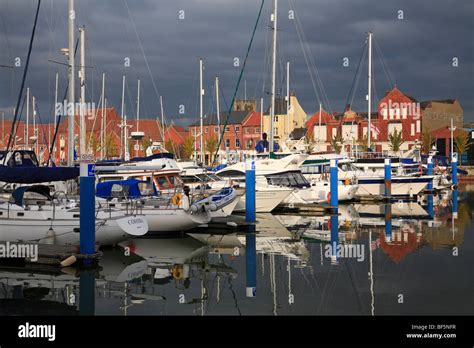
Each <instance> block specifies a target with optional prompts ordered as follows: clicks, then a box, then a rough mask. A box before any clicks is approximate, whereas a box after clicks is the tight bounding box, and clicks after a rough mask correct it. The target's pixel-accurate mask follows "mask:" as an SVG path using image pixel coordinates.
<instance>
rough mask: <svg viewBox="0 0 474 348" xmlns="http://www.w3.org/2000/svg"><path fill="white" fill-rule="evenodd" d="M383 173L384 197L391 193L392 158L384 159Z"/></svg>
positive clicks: (388, 196)
mask: <svg viewBox="0 0 474 348" xmlns="http://www.w3.org/2000/svg"><path fill="white" fill-rule="evenodd" d="M384 174H385V194H384V196H385V198H387V199H388V198H390V196H391V195H392V160H391V159H390V158H386V159H385V161H384Z"/></svg>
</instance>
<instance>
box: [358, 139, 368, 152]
mask: <svg viewBox="0 0 474 348" xmlns="http://www.w3.org/2000/svg"><path fill="white" fill-rule="evenodd" d="M357 145H359V146H360V147H361V149H362V152H367V151H369V139H368V138H367V135H364V136H363V137H362V139H358V140H357Z"/></svg>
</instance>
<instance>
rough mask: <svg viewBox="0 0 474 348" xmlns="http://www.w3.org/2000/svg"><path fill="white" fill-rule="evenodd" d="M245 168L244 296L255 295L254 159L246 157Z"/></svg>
mask: <svg viewBox="0 0 474 348" xmlns="http://www.w3.org/2000/svg"><path fill="white" fill-rule="evenodd" d="M245 163H246V168H245V220H246V222H247V223H248V225H247V226H246V228H247V234H246V235H245V271H246V296H247V297H256V295H257V245H256V244H257V239H256V235H255V225H254V222H255V221H256V215H255V206H256V202H255V160H254V159H249V158H247V159H246V161H245Z"/></svg>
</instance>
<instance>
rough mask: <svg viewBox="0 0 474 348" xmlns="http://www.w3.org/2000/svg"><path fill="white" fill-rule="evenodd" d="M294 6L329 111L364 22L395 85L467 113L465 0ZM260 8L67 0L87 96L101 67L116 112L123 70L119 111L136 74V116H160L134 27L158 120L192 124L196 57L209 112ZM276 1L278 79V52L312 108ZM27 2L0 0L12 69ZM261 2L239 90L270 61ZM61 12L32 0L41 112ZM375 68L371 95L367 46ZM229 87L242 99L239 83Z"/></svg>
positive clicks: (345, 80)
mask: <svg viewBox="0 0 474 348" xmlns="http://www.w3.org/2000/svg"><path fill="white" fill-rule="evenodd" d="M292 3H294V4H295V9H296V13H297V16H298V18H299V20H300V22H301V24H302V27H303V31H304V34H305V37H306V40H307V41H306V42H305V44H306V45H307V47H309V49H310V53H311V55H312V57H313V59H314V60H315V61H316V65H317V68H318V69H319V73H320V76H321V79H322V81H323V83H324V86H325V92H326V94H327V96H328V98H329V101H330V105H331V107H332V109H333V110H335V111H341V109H342V108H343V107H344V104H345V101H346V97H347V95H348V92H349V89H350V86H351V83H352V80H353V77H354V74H355V70H356V66H357V62H358V59H359V55H360V52H361V48H362V46H363V44H364V41H365V36H366V32H367V31H368V30H373V31H374V33H375V38H376V41H377V43H378V45H379V46H380V47H381V48H382V52H383V58H384V59H385V62H386V64H387V66H388V68H389V70H390V73H391V75H392V76H393V78H394V80H395V81H396V84H397V86H398V87H399V88H400V89H401V90H402V91H404V92H405V93H407V94H409V95H412V96H413V97H415V98H417V99H419V100H425V99H441V98H458V99H459V100H460V101H461V105H462V106H463V107H464V110H465V119H471V120H472V119H474V115H473V111H474V102H473V98H472V96H473V89H474V87H473V82H472V79H473V75H474V73H473V70H474V69H473V58H474V52H473V51H474V40H473V39H474V38H473V35H474V27H473V24H472V20H471V18H472V16H473V15H474V9H473V6H474V5H473V2H472V1H470V0H460V1H456V2H451V1H428V0H425V1H417V2H413V1H402V0H396V1H371V0H360V1H349V0H338V1H328V0H326V1H322V0H295V1H292ZM259 4H260V1H257V0H245V1H233V0H226V1H222V0H221V1H217V0H199V1H197V0H196V1H190V0H187V1H184V0H180V1H179V0H178V1H165V0H162V1H160V0H156V1H152V0H135V1H132V0H128V1H127V2H126V3H125V2H124V1H120V0H96V1H92V0H81V1H77V0H76V11H77V16H76V25H77V26H79V25H83V24H84V25H85V26H86V28H87V36H88V42H87V49H88V58H87V65H88V66H90V67H92V68H88V69H87V74H88V75H87V82H88V84H87V85H88V93H87V94H88V99H90V98H91V97H92V99H93V101H95V102H96V103H97V101H98V99H99V97H100V78H101V74H102V72H105V73H106V79H107V83H106V91H107V96H108V102H109V104H112V105H114V106H115V107H116V108H117V109H118V110H120V98H121V87H122V84H121V79H122V75H124V74H125V75H126V76H127V80H128V90H129V93H128V94H129V95H127V97H126V100H127V109H128V115H129V116H133V115H134V111H132V110H134V109H135V99H136V79H137V78H138V77H140V79H141V81H142V88H143V89H142V99H141V100H142V102H141V112H140V113H141V115H142V116H143V117H156V116H157V115H159V103H158V98H157V94H156V93H155V90H154V87H153V84H152V80H151V77H150V73H149V71H148V68H147V65H146V62H145V59H144V57H143V55H142V51H141V48H140V44H139V40H138V39H137V36H136V33H135V29H136V31H137V33H138V35H139V37H140V41H141V43H142V45H143V49H144V51H145V54H146V58H147V60H148V64H149V67H150V71H151V73H152V75H153V78H154V80H155V83H156V87H157V92H158V94H159V95H163V99H164V105H165V111H166V114H167V118H168V120H174V121H175V122H177V123H180V124H186V123H189V122H190V121H194V120H195V117H196V116H195V115H196V114H197V110H198V109H197V103H198V93H197V88H198V87H197V76H198V57H203V58H204V59H205V66H206V72H205V75H206V79H205V89H206V104H207V105H206V107H205V109H206V112H210V111H211V108H212V106H211V100H210V95H211V91H210V90H209V89H210V87H211V86H210V85H212V84H213V79H214V76H215V75H216V74H218V75H219V76H220V80H221V85H222V88H223V97H224V98H225V99H226V101H227V102H229V101H230V99H231V97H232V93H233V91H234V88H235V84H236V81H237V78H238V75H239V72H240V68H235V67H234V66H233V59H234V57H238V58H240V62H241V63H242V62H243V58H244V55H245V51H246V48H247V45H248V42H249V40H250V36H251V33H252V29H253V25H254V24H255V19H256V16H257V12H258V8H259ZM279 4H280V6H279V29H280V30H279V45H280V50H279V51H280V52H279V56H280V58H281V62H280V64H279V69H278V70H279V76H278V81H282V79H283V77H282V70H283V65H284V60H289V61H290V62H291V88H292V90H294V91H295V93H296V94H297V96H298V97H299V99H300V102H301V104H302V106H303V107H304V109H305V110H306V111H307V112H308V113H311V112H314V111H315V110H316V108H317V105H318V103H319V101H318V98H317V96H316V95H315V92H314V90H313V86H312V83H311V79H310V77H309V73H308V68H307V65H306V63H305V60H304V57H303V53H302V50H301V45H300V42H299V40H298V36H297V32H296V30H295V21H294V20H290V19H289V18H288V11H289V9H290V7H289V2H288V1H287V0H280V1H279ZM127 5H128V8H129V9H130V15H131V18H132V19H130V15H129V12H128V9H127ZM35 6H36V4H35V1H27V0H17V1H14V0H0V64H9V65H11V64H12V59H14V57H21V58H22V60H23V62H24V61H25V59H26V52H27V47H28V40H29V36H30V33H31V27H32V22H33V18H34V10H35ZM271 6H272V1H269V0H267V1H266V2H265V7H264V11H263V14H262V18H261V20H260V23H259V26H258V29H257V33H256V37H255V41H254V44H253V47H252V51H251V55H250V58H249V62H248V66H247V69H246V72H245V76H244V77H245V79H246V80H247V95H248V96H249V97H256V98H260V97H262V96H264V95H265V93H267V92H268V91H269V88H270V76H269V71H268V69H264V67H265V64H264V63H265V61H264V60H265V57H267V59H268V58H269V54H270V52H269V51H270V48H271V46H270V42H271V32H270V31H269V29H268V24H269V16H270V11H271ZM180 10H183V11H184V14H185V19H184V20H180V19H179V18H178V14H179V11H180ZM399 10H402V11H403V15H404V19H403V20H398V19H397V14H398V13H397V11H399ZM66 12H67V1H59V0H43V2H42V8H41V13H40V17H39V24H38V31H37V35H36V38H35V44H34V48H33V53H32V59H31V66H30V69H29V72H28V83H27V85H28V86H30V87H31V90H32V93H33V94H35V95H36V97H37V98H38V101H39V107H40V112H41V113H42V114H43V115H47V114H49V110H50V107H51V105H52V104H51V102H52V100H53V98H54V74H55V72H56V71H59V73H60V75H61V82H60V84H61V91H63V90H64V87H65V84H66V70H65V67H64V66H61V65H57V64H53V63H49V62H48V59H50V60H56V61H64V57H62V56H61V54H60V53H59V49H60V48H61V47H66V46H67V20H66ZM132 21H133V22H132ZM134 25H135V26H134ZM125 57H129V58H130V61H131V66H130V67H129V68H125V67H124V58H125ZM343 57H348V58H349V59H350V66H349V67H348V68H344V67H343V65H342V59H343ZM453 57H458V58H459V67H457V68H454V67H453V66H452V64H451V63H452V58H453ZM374 64H375V78H376V81H375V87H376V95H377V96H378V97H381V96H382V95H383V94H384V93H385V91H386V90H387V89H388V88H389V85H388V83H387V82H386V78H385V73H384V71H383V69H382V65H381V64H380V58H379V55H378V54H374ZM266 66H267V68H268V65H266ZM365 69H366V68H365ZM13 73H14V76H13V77H12V71H11V70H9V69H0V88H1V90H0V91H1V93H0V109H2V110H5V111H6V112H7V114H9V113H11V108H12V106H13V105H14V103H15V101H16V96H17V94H18V88H19V86H20V82H21V75H22V71H21V70H20V69H16V70H14V71H13ZM264 81H265V89H263V86H264ZM12 82H13V84H12ZM12 85H13V89H12ZM281 88H283V90H284V87H279V88H278V90H280V89H281ZM365 89H366V80H365V72H364V73H363V74H362V79H361V81H360V84H359V88H358V93H357V94H356V98H355V100H354V107H355V109H357V110H361V111H364V110H365V108H366V106H365V102H364V95H365ZM62 93H63V92H60V94H62ZM239 95H240V96H243V84H242V85H241V88H240V90H239ZM266 96H268V94H267V95H266ZM208 98H209V99H208ZM181 104H182V105H185V107H186V115H185V116H186V117H188V118H183V115H180V114H179V113H178V107H179V105H181ZM266 104H268V102H266ZM222 108H223V109H224V108H225V103H224V102H223V105H222Z"/></svg>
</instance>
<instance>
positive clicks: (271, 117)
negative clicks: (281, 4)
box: [269, 0, 278, 158]
mask: <svg viewBox="0 0 474 348" xmlns="http://www.w3.org/2000/svg"><path fill="white" fill-rule="evenodd" d="M277 20H278V0H274V11H273V55H272V56H273V58H272V60H273V62H272V102H271V105H272V106H271V110H270V144H269V145H270V148H269V152H270V158H272V157H274V155H273V149H274V145H273V141H274V139H273V137H274V134H273V122H274V120H275V91H276V52H277V28H278V27H277Z"/></svg>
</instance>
